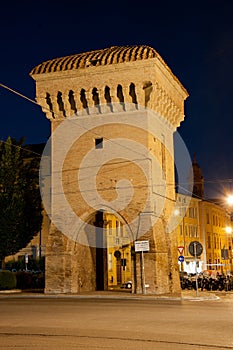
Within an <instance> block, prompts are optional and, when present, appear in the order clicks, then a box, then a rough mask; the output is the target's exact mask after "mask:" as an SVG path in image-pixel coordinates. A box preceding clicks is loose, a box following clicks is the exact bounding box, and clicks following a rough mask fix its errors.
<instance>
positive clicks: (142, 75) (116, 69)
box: [31, 46, 188, 294]
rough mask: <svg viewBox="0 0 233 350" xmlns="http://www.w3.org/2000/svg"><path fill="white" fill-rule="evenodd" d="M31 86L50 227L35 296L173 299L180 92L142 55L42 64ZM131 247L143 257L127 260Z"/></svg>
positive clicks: (101, 54) (105, 53)
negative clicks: (108, 294)
mask: <svg viewBox="0 0 233 350" xmlns="http://www.w3.org/2000/svg"><path fill="white" fill-rule="evenodd" d="M31 76H32V77H33V79H34V80H35V81H36V98H37V102H38V103H39V104H40V105H41V107H42V110H43V111H44V113H45V114H46V117H47V118H48V119H49V120H50V121H51V138H50V142H48V145H47V146H46V151H45V153H44V156H43V159H44V161H45V164H46V161H47V165H48V164H50V163H51V164H50V165H51V172H49V171H48V167H47V168H46V166H45V168H46V170H44V166H43V164H42V171H41V174H42V175H41V178H42V180H41V181H42V192H43V194H42V197H43V202H44V205H45V209H46V211H47V212H48V214H49V215H50V218H51V227H50V233H49V238H48V244H47V250H46V286H45V293H80V292H83V291H94V290H108V289H114V288H116V287H117V286H119V285H121V284H122V283H123V282H126V281H128V280H131V281H132V282H133V287H132V292H134V293H147V294H152V293H155V294H162V293H179V292H180V283H179V272H178V261H177V241H176V233H175V230H174V228H173V229H169V221H170V219H171V216H172V213H173V209H174V203H175V186H174V181H175V180H174V149H173V134H174V131H175V130H176V128H177V127H178V126H179V125H180V122H181V121H182V120H183V119H184V100H185V99H186V98H187V96H188V94H187V91H186V90H185V88H184V87H183V86H182V85H181V83H180V82H179V80H178V79H177V78H176V77H175V76H174V74H173V73H172V71H171V70H170V69H169V67H168V66H167V65H166V63H165V62H164V61H163V59H162V58H161V57H160V55H159V54H158V53H157V52H156V51H155V49H153V48H151V47H148V46H132V47H131V46H129V47H116V46H113V47H110V48H107V49H103V50H96V51H91V52H86V53H82V54H76V55H72V56H67V57H62V58H57V59H52V60H50V61H47V62H43V63H41V64H39V65H38V66H36V67H35V68H34V69H33V70H32V71H31ZM50 153H51V162H50V161H49V159H48V157H49V156H50ZM42 163H43V162H42ZM44 188H45V189H46V188H47V190H44ZM135 241H137V242H138V241H144V243H143V244H146V245H148V243H149V250H148V251H146V252H143V253H142V252H140V251H139V252H135Z"/></svg>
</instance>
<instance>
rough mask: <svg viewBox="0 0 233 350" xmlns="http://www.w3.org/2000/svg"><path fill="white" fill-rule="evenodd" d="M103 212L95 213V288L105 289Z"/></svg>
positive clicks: (105, 252) (105, 268)
mask: <svg viewBox="0 0 233 350" xmlns="http://www.w3.org/2000/svg"><path fill="white" fill-rule="evenodd" d="M103 224H104V213H103V212H102V211H98V212H97V213H96V215H95V227H96V230H95V232H96V290H106V289H107V249H106V248H105V246H106V237H105V235H104V232H103Z"/></svg>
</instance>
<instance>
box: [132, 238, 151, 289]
mask: <svg viewBox="0 0 233 350" xmlns="http://www.w3.org/2000/svg"><path fill="white" fill-rule="evenodd" d="M134 247H135V253H136V252H141V254H142V294H146V284H145V267H144V254H143V252H148V251H149V250H150V247H149V241H136V242H135V243H134Z"/></svg>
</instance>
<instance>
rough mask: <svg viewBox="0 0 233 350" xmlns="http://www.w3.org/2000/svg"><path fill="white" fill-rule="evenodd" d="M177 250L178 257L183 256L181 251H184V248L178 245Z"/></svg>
mask: <svg viewBox="0 0 233 350" xmlns="http://www.w3.org/2000/svg"><path fill="white" fill-rule="evenodd" d="M177 248H178V250H179V253H180V255H182V254H183V251H184V246H182V245H180V246H179V247H177Z"/></svg>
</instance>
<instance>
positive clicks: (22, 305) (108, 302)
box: [0, 295, 233, 350]
mask: <svg viewBox="0 0 233 350" xmlns="http://www.w3.org/2000/svg"><path fill="white" fill-rule="evenodd" d="M0 315H1V316H0V349H4V350H18V349H20V350H22V349H23V350H24V349H25V350H26V349H30V350H31V349H34V350H44V349H46V350H47V349H49V350H68V349H69V350H73V349H83V350H93V349H96V350H98V349H111V350H115V349H125V350H133V349H134V350H138V349H142V350H151V349H158V350H168V349H169V350H171V349H172V350H178V349H179V350H182V349H183V350H194V349H197V350H202V349H203V350H220V349H233V300H232V301H230V300H221V299H220V300H204V301H203V300H202V301H200V300H196V301H195V300H190V301H188V300H187V301H181V300H152V299H150V300H145V299H142V300H140V299H138V300H135V299H133V300H129V299H125V300H124V299H122V298H120V299H117V298H115V299H114V298H104V297H101V298H100V297H98V298H96V297H92V298H84V297H83V298H77V297H64V298H63V297H45V296H44V297H39V298H38V297H35V296H30V297H29V296H6V295H4V296H0Z"/></svg>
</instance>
